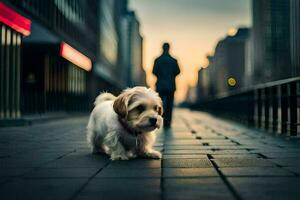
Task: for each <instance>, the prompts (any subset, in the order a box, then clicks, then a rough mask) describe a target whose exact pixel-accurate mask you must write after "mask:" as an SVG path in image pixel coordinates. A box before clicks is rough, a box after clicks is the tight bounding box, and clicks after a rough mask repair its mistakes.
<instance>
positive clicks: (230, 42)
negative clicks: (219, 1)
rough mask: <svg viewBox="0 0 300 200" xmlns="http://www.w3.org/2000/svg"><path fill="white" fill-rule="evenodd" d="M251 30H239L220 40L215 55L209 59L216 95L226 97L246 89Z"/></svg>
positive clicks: (213, 89) (211, 79)
mask: <svg viewBox="0 0 300 200" xmlns="http://www.w3.org/2000/svg"><path fill="white" fill-rule="evenodd" d="M248 39H249V29H248V28H239V29H238V30H237V33H236V34H235V35H233V36H227V37H226V38H224V39H223V40H220V41H219V42H218V44H217V46H216V49H215V54H214V55H213V56H212V57H209V58H208V60H209V66H208V69H209V72H210V78H209V80H210V81H211V83H210V84H213V85H212V86H211V87H212V89H211V91H214V93H215V95H226V94H227V93H228V91H231V90H237V89H241V88H244V86H245V81H244V79H245V66H246V65H245V64H246V53H247V52H246V51H247V41H248Z"/></svg>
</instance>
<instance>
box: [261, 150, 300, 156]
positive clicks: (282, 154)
mask: <svg viewBox="0 0 300 200" xmlns="http://www.w3.org/2000/svg"><path fill="white" fill-rule="evenodd" d="M299 152H300V151H299ZM299 152H297V153H296V152H295V153H281V152H276V153H275V152H266V153H263V155H264V156H266V157H268V158H300V154H299Z"/></svg>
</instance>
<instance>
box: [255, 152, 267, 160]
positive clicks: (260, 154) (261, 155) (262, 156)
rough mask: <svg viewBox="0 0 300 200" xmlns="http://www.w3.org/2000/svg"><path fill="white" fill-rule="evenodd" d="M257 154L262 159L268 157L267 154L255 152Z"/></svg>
mask: <svg viewBox="0 0 300 200" xmlns="http://www.w3.org/2000/svg"><path fill="white" fill-rule="evenodd" d="M256 154H257V155H259V156H260V157H261V158H263V159H269V158H268V157H267V156H265V155H264V154H262V153H256Z"/></svg>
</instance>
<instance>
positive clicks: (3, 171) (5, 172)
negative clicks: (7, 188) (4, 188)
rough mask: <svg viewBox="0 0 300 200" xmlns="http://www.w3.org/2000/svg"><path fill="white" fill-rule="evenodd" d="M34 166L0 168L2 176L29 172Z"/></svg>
mask: <svg viewBox="0 0 300 200" xmlns="http://www.w3.org/2000/svg"><path fill="white" fill-rule="evenodd" d="M33 169H34V168H21V166H20V168H8V169H1V170H0V177H18V176H21V175H23V174H25V173H27V172H30V171H32V170H33Z"/></svg>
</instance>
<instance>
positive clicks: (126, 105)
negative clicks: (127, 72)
mask: <svg viewBox="0 0 300 200" xmlns="http://www.w3.org/2000/svg"><path fill="white" fill-rule="evenodd" d="M113 107H114V110H115V112H116V113H117V114H118V115H119V116H120V117H121V119H122V120H123V121H124V122H125V123H127V125H128V126H129V127H130V128H132V129H134V130H136V131H140V132H149V131H153V130H154V129H156V128H160V127H161V125H162V121H163V120H162V117H161V116H162V114H163V108H162V101H161V99H160V98H159V96H158V94H157V93H156V92H154V91H153V90H151V89H148V88H145V87H134V88H130V89H126V90H124V91H123V92H122V93H121V94H120V95H119V96H118V97H117V99H116V100H115V102H114V104H113Z"/></svg>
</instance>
